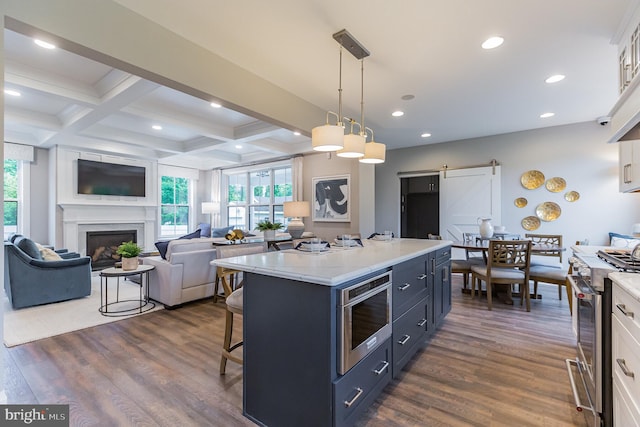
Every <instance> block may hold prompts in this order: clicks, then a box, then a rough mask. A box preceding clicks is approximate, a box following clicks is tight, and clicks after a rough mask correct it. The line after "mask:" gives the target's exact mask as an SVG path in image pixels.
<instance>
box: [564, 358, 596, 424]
mask: <svg viewBox="0 0 640 427" xmlns="http://www.w3.org/2000/svg"><path fill="white" fill-rule="evenodd" d="M565 362H566V363H567V372H568V373H569V381H570V382H571V391H572V392H573V400H574V401H575V402H576V411H578V412H582V410H583V409H586V410H588V411H591V412H593V413H594V414H595V413H596V411H595V409H594V408H593V404H591V398H590V397H589V393H587V399H589V404H590V405H591V406H585V405H583V404H582V402H581V401H580V396H578V389H577V387H576V381H575V379H574V378H573V370H572V369H571V365H575V367H576V368H577V369H578V372H579V373H580V377H581V378H582V382H583V383H584V376H583V374H582V370H581V369H580V363H579V362H578V361H577V360H575V359H565ZM586 388H587V387H586V385H585V390H586Z"/></svg>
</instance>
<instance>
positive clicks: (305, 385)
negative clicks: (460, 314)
mask: <svg viewBox="0 0 640 427" xmlns="http://www.w3.org/2000/svg"><path fill="white" fill-rule="evenodd" d="M450 248H451V242H449V241H439V240H424V239H393V240H392V241H387V242H385V241H373V240H366V241H364V246H363V247H355V248H348V249H343V248H334V247H332V248H331V249H330V250H329V251H326V252H322V253H308V252H301V251H297V250H286V251H279V252H268V253H263V254H255V255H248V256H240V257H234V258H224V259H219V260H215V261H212V264H215V265H217V266H222V267H226V268H232V269H236V270H241V271H243V272H244V314H243V326H244V348H243V353H244V368H243V373H244V378H243V379H244V383H243V411H244V414H245V416H247V417H248V418H250V419H251V420H253V421H255V422H256V423H258V424H260V425H268V426H289V425H305V426H313V425H317V426H343V425H352V424H353V423H354V422H355V421H356V420H357V419H358V418H359V417H360V415H361V414H362V412H364V411H365V410H366V409H367V408H368V407H369V406H370V405H371V404H372V402H373V401H374V400H375V398H376V397H377V396H378V395H379V393H380V392H381V391H382V389H383V388H384V387H385V386H386V385H387V384H388V383H389V381H391V378H392V377H397V376H398V374H399V372H400V370H401V369H402V368H403V367H404V366H405V364H406V363H407V362H408V361H409V360H410V359H411V357H412V356H413V355H414V354H415V353H416V352H417V351H419V350H420V349H421V348H422V346H423V345H424V344H425V343H426V342H427V340H428V338H429V336H430V335H431V334H432V333H433V332H434V331H435V328H436V327H437V325H438V323H439V322H441V321H442V319H443V318H444V316H445V315H446V314H447V313H448V311H449V310H450V309H451V285H450V275H451V268H450V253H451V249H450ZM387 277H390V280H389V279H387ZM385 280H386V281H389V282H390V283H388V295H389V296H388V299H387V300H385V302H386V303H387V305H385V306H383V308H382V310H383V315H384V318H385V322H386V323H387V325H386V328H388V329H389V330H390V338H389V337H388V335H386V336H384V339H383V338H379V339H376V338H374V339H369V338H366V339H365V341H366V342H364V343H363V346H364V345H365V344H366V346H365V347H366V350H367V352H366V354H365V355H363V356H362V358H361V360H359V361H357V363H355V365H354V366H353V367H350V366H349V367H348V369H347V370H346V371H345V370H344V369H345V368H344V366H343V365H344V363H343V361H344V360H343V359H344V356H345V353H346V352H349V351H350V350H351V349H350V348H348V346H346V345H345V339H344V334H345V330H347V329H348V328H349V327H351V326H348V325H347V324H348V323H349V322H348V321H347V320H345V319H346V318H347V316H346V315H345V313H347V311H349V310H347V309H346V308H345V307H344V306H343V305H341V298H342V293H343V292H342V291H343V290H344V289H345V288H349V289H352V288H353V287H354V285H359V284H366V285H367V286H368V285H369V284H370V283H378V284H379V283H382V282H381V281H385ZM385 295H386V293H385ZM374 317H375V316H374ZM367 320H368V319H365V320H364V321H363V320H362V319H360V322H361V323H366V321H367ZM353 322H354V323H355V322H356V320H353ZM349 325H350V323H349ZM360 347H362V346H360ZM341 372H344V374H341Z"/></svg>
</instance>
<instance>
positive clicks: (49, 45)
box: [33, 39, 56, 49]
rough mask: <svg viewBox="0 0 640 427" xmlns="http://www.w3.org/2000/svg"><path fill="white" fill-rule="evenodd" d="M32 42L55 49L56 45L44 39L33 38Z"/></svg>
mask: <svg viewBox="0 0 640 427" xmlns="http://www.w3.org/2000/svg"><path fill="white" fill-rule="evenodd" d="M33 42H34V43H35V44H37V45H38V46H40V47H43V48H45V49H55V48H56V45H54V44H51V43H49V42H46V41H44V40H39V39H35V40H33Z"/></svg>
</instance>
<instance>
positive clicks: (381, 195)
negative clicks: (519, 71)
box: [376, 121, 640, 246]
mask: <svg viewBox="0 0 640 427" xmlns="http://www.w3.org/2000/svg"><path fill="white" fill-rule="evenodd" d="M610 134H611V130H610V129H609V127H608V126H607V127H605V126H601V125H598V124H597V123H596V122H595V121H593V122H586V123H580V124H574V125H567V126H558V127H551V128H545V129H538V130H531V131H524V132H516V133H510V134H505V135H497V136H491V137H485V138H475V139H469V140H464V141H457V142H450V143H444V144H434V145H428V146H421V147H416V148H407V149H400V150H392V151H389V152H387V161H386V162H385V163H384V164H382V165H378V166H377V167H376V229H378V230H382V229H391V230H394V231H396V232H397V231H398V230H399V229H400V213H399V206H400V202H399V201H400V179H399V178H398V176H397V173H398V172H407V171H416V170H427V169H440V168H441V167H442V165H444V164H446V165H448V168H449V169H456V168H464V167H467V166H472V165H478V164H483V163H489V162H490V161H491V160H492V159H496V160H497V161H498V163H499V164H501V165H502V188H501V190H502V223H503V225H505V226H506V227H507V229H508V230H510V231H513V232H518V233H522V234H524V233H525V232H526V230H524V229H523V228H522V226H521V225H520V221H521V220H522V219H523V218H524V217H526V216H529V215H535V207H536V206H537V205H538V204H539V203H541V202H544V201H553V202H556V203H558V204H559V205H560V207H561V209H562V214H561V216H560V218H559V219H557V220H556V221H553V222H544V221H543V222H542V224H541V226H540V228H539V229H538V230H536V231H535V233H540V234H562V235H563V236H564V241H565V242H566V243H565V244H566V246H569V245H571V244H573V243H574V242H575V241H576V240H584V239H589V241H590V243H591V244H607V243H608V234H607V233H608V232H609V231H615V232H620V233H630V232H631V225H632V224H633V223H636V222H640V194H623V193H619V192H618V146H617V144H607V143H605V141H607V140H608V139H609V136H610ZM532 169H537V170H540V171H541V172H543V173H544V174H545V176H546V177H547V178H552V177H556V176H557V177H562V178H564V179H565V180H566V181H567V189H566V190H565V192H566V191H570V190H575V191H577V192H579V193H580V199H579V200H578V201H576V202H573V203H569V202H567V201H566V200H564V198H563V197H562V196H563V195H564V193H565V192H562V193H551V192H549V191H547V190H546V189H545V188H544V187H542V188H538V189H536V190H527V189H525V188H524V187H522V185H521V184H520V176H521V175H522V174H523V173H524V172H526V171H528V170H532ZM518 197H525V198H526V199H527V200H528V201H529V204H528V205H527V206H526V207H525V208H517V207H516V206H515V205H514V200H515V199H516V198H518Z"/></svg>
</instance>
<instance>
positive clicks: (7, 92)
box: [4, 89, 22, 96]
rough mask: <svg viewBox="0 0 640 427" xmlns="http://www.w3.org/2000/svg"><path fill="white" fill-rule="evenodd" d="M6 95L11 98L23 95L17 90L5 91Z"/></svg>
mask: <svg viewBox="0 0 640 427" xmlns="http://www.w3.org/2000/svg"><path fill="white" fill-rule="evenodd" d="M4 93H6V94H7V95H9V96H22V94H21V93H20V92H18V91H17V90H13V89H5V90H4Z"/></svg>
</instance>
